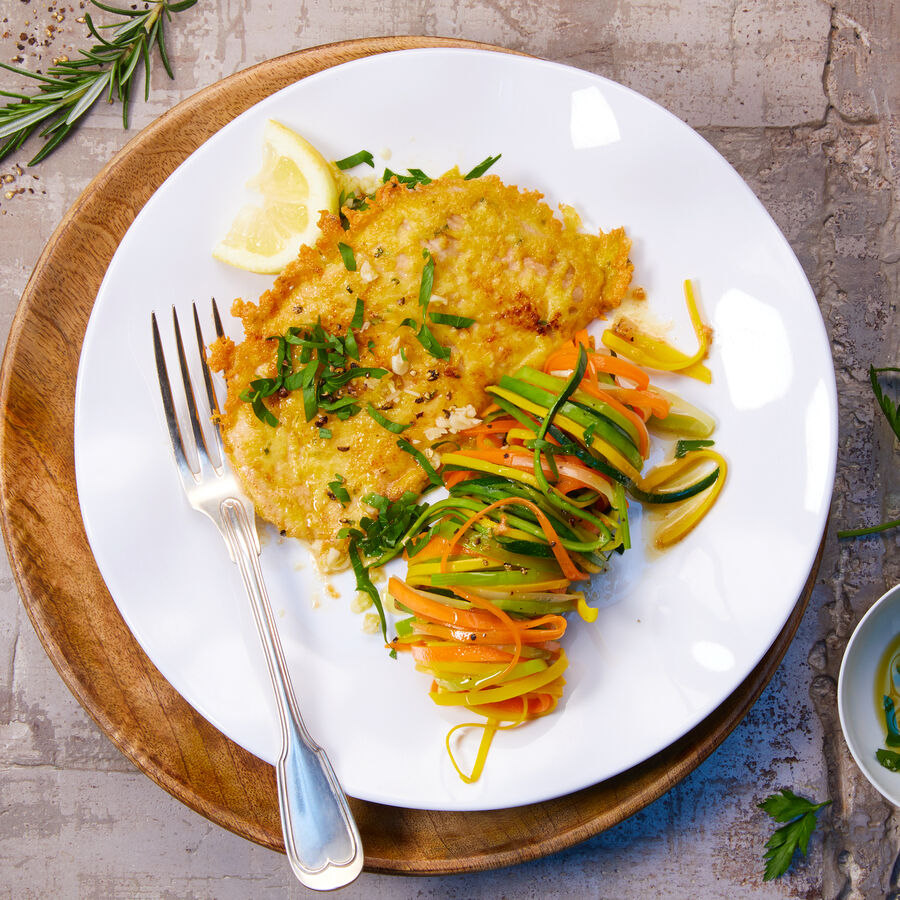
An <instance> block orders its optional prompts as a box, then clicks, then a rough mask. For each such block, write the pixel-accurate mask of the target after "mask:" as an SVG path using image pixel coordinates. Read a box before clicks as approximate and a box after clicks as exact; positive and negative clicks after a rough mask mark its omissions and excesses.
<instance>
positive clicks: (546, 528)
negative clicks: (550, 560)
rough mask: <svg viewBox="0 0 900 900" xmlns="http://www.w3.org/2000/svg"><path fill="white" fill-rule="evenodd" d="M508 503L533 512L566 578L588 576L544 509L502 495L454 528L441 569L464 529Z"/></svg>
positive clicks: (575, 579) (572, 579) (528, 502)
mask: <svg viewBox="0 0 900 900" xmlns="http://www.w3.org/2000/svg"><path fill="white" fill-rule="evenodd" d="M510 503H514V504H518V505H519V506H524V507H526V508H527V509H530V510H531V511H532V512H533V513H534V514H535V516H536V517H537V520H538V523H539V524H540V526H541V530H542V531H543V532H544V534H545V535H546V536H547V540H548V541H549V543H550V549H551V550H552V551H553V555H554V556H555V557H556V561H557V562H558V563H559V567H560V569H562V573H563V575H565V576H566V578H568V579H569V580H570V581H580V580H582V579H584V578H587V577H588V576H587V575H586V574H585V573H584V572H582V571H581V570H580V569H578V568H576V566H575V564H574V563H573V562H572V559H571V557H570V556H569V554H568V552H567V551H566V548H565V547H563V545H562V543H561V542H560V540H559V535H558V534H557V533H556V531H555V529H554V528H553V526H552V525H551V524H550V520H549V519H548V518H547V517H546V516H545V515H544V511H543V510H542V509H541V508H540V507H539V506H537V505H536V504H534V503H532V502H531V501H530V500H524V499H523V498H521V497H504V498H503V499H502V500H497V501H495V502H494V503H491V504H490V505H489V506H486V507H485V508H484V509H482V510H481V511H480V512H477V513H475V515H473V516H470V517H469V518H468V519H467V520H466V521H465V522H464V523H463V524H462V525H461V526H460V527H459V528H458V529H457V530H456V532H455V533H454V535H453V537H452V538H451V540H450V543H449V544H448V545H447V547H445V548H444V553H443V555H442V556H441V569H442V571H444V570H445V566H446V561H447V558H448V557H449V556H450V553H451V552H452V551H453V548H454V547H455V546H456V545H457V544H458V543H459V539H460V538H461V537H462V536H463V535H464V534H465V533H466V531H468V530H469V528H471V527H472V526H473V525H474V524H475V523H476V522H477V521H478V520H479V519H481V518H483V517H484V516H486V515H487V514H488V513H489V512H491V511H492V510H495V509H498V508H499V507H501V506H507V505H509V504H510Z"/></svg>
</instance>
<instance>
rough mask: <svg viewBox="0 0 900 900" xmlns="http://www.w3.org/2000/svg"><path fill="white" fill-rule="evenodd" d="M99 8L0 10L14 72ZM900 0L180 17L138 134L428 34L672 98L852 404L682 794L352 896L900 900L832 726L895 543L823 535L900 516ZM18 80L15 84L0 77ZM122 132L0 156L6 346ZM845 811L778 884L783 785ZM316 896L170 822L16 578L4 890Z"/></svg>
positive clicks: (249, 855) (1, 45) (893, 561)
mask: <svg viewBox="0 0 900 900" xmlns="http://www.w3.org/2000/svg"><path fill="white" fill-rule="evenodd" d="M84 6H85V4H84V3H73V2H66V3H63V2H60V0H40V2H38V0H0V61H4V62H12V61H13V60H15V59H17V58H19V59H21V60H22V61H23V63H24V64H25V65H28V66H31V67H32V68H35V67H40V66H44V67H46V66H47V65H49V63H50V61H51V60H52V59H53V58H54V57H59V56H60V55H63V54H67V55H72V54H73V52H74V49H75V48H77V47H79V46H85V45H86V44H87V42H88V38H87V37H86V29H85V27H84V25H83V24H81V23H79V22H78V18H79V17H80V16H82V15H83V12H84ZM898 10H900V3H898V2H897V0H888V2H884V3H874V2H873V3H869V2H863V0H846V2H845V0H838V2H835V3H831V4H829V3H826V2H822V0H785V2H777V0H745V2H732V0H709V2H704V0H684V2H680V3H679V2H676V0H669V2H650V0H620V2H578V0H547V2H542V0H506V2H504V0H495V2H484V0H463V2H460V3H456V2H450V0H437V2H423V0H384V2H383V3H381V4H380V5H378V6H377V7H376V5H375V4H371V5H370V4H366V3H363V2H360V0H337V2H334V3H326V2H324V0H302V2H300V3H289V2H283V3H278V2H277V0H200V2H199V3H198V4H197V6H196V7H195V8H194V9H192V10H190V11H188V12H186V13H184V14H180V15H178V16H177V17H176V21H175V24H174V27H173V28H172V29H171V39H170V44H169V47H170V55H171V58H172V61H173V64H174V67H175V71H176V80H175V81H174V82H169V81H168V79H167V78H166V77H165V74H164V73H163V71H162V69H161V67H159V66H157V67H156V70H155V72H154V75H153V79H152V86H153V91H152V95H151V99H150V101H149V103H147V104H143V103H142V102H140V101H138V102H137V103H136V104H135V106H134V109H133V118H132V131H131V133H132V134H133V133H134V131H135V130H136V129H139V128H140V127H142V126H143V125H145V124H147V123H148V122H150V121H152V120H153V119H154V118H155V117H156V116H158V115H160V114H162V113H163V112H165V110H167V109H169V108H170V107H171V106H172V105H173V104H174V103H176V102H177V101H179V100H181V99H182V98H184V97H187V96H189V95H190V94H192V93H194V92H195V91H197V90H199V89H200V88H202V87H204V86H206V85H208V84H210V83H212V82H214V81H216V80H217V79H219V78H221V77H223V76H225V75H228V74H230V73H232V72H234V71H237V70H239V69H242V68H245V67H247V66H249V65H252V64H253V63H256V62H258V61H260V60H263V59H267V58H270V57H273V56H276V55H279V54H282V53H287V52H289V51H292V50H295V49H300V48H303V47H310V46H314V45H316V44H321V43H325V42H329V41H336V40H342V39H347V38H354V37H362V36H369V35H381V34H429V35H445V36H450V37H464V38H471V39H475V40H481V41H488V42H492V43H496V44H502V45H505V46H507V47H512V48H515V49H518V50H523V51H527V52H529V53H532V54H535V55H537V56H542V57H546V58H549V59H552V60H556V61H558V62H563V63H568V64H571V65H574V66H579V67H581V68H584V69H588V70H591V71H593V72H598V73H600V74H603V75H606V76H609V77H611V78H613V79H616V80H617V81H620V82H622V83H624V84H626V85H628V86H630V87H632V88H635V89H636V90H638V91H640V92H642V93H644V94H646V95H647V96H649V97H651V98H652V99H654V100H656V101H657V102H659V103H662V104H663V105H665V106H667V107H668V108H669V109H671V110H672V111H673V112H674V113H675V114H677V115H678V116H680V117H681V118H682V119H684V120H685V121H686V122H688V123H689V124H690V125H692V126H693V127H694V128H696V129H698V130H699V131H700V132H701V133H702V134H703V135H704V137H706V138H707V139H708V140H710V141H711V142H712V143H713V144H714V145H715V146H716V147H717V148H718V150H719V151H720V152H721V153H722V154H723V155H724V156H725V157H726V158H727V159H728V160H729V161H730V162H731V163H732V164H733V165H734V166H735V167H736V168H737V170H738V171H739V172H740V173H741V175H742V176H743V177H744V178H745V179H746V180H747V182H748V183H749V184H750V186H751V187H752V189H753V190H754V191H755V192H756V194H757V196H759V198H760V199H761V200H762V202H763V203H764V204H765V205H766V207H767V208H768V209H769V211H770V212H771V214H772V215H773V216H774V218H775V220H776V222H777V223H778V224H779V226H780V227H781V228H782V230H783V231H784V233H785V234H786V235H787V238H788V240H789V241H790V243H791V245H792V246H793V248H794V250H795V252H796V253H797V255H798V257H799V258H800V261H801V263H802V264H803V266H804V268H805V270H806V273H807V276H808V277H809V279H810V282H811V283H812V286H813V289H814V291H815V293H816V296H817V297H818V298H819V302H820V305H821V310H822V314H823V317H824V318H825V321H826V323H827V326H828V330H829V334H830V336H831V339H832V346H833V351H834V360H835V367H836V371H837V379H838V391H839V397H840V411H841V412H840V415H841V419H840V429H841V431H840V450H839V460H838V473H837V483H836V488H835V494H834V501H833V509H832V525H831V530H830V531H829V534H828V538H827V543H826V549H825V557H824V560H823V562H822V567H821V570H820V573H819V580H818V584H817V585H816V589H815V591H814V593H813V596H812V600H811V603H810V606H809V609H808V611H807V614H806V617H805V619H804V621H803V624H802V626H801V628H800V631H799V633H798V635H797V637H796V639H795V641H794V643H793V645H792V647H791V649H790V651H789V652H788V655H787V657H786V659H785V661H784V663H783V665H782V666H781V668H780V670H779V671H778V673H777V674H776V676H775V678H774V679H773V681H772V683H771V685H770V686H769V687H768V689H767V690H766V691H765V693H764V695H763V696H762V698H761V700H760V701H759V702H758V704H757V705H756V706H755V708H754V709H753V711H752V712H751V713H750V715H749V716H748V717H747V718H746V720H745V721H744V722H743V723H742V724H741V725H740V726H739V727H738V728H737V730H736V731H735V732H734V733H733V734H732V735H731V737H730V738H729V739H728V740H727V741H726V742H725V743H724V744H723V746H722V747H721V748H720V749H719V750H718V751H717V752H716V753H715V754H714V755H713V756H712V757H711V758H710V759H709V760H708V761H707V762H706V763H705V764H704V765H702V766H701V767H700V768H699V769H698V770H697V771H696V772H695V773H694V774H693V775H692V776H691V777H689V778H687V779H686V780H685V781H684V782H683V783H681V784H680V785H679V786H678V787H676V788H675V789H674V790H672V791H671V792H670V793H669V794H667V795H666V796H665V797H663V798H662V799H661V800H659V801H657V802H656V803H655V804H653V805H652V806H650V807H648V808H647V809H645V810H644V811H643V812H641V813H640V814H638V815H636V816H635V817H633V818H632V819H631V820H629V821H627V822H625V823H624V824H622V825H620V826H619V827H617V828H615V829H612V830H611V831H608V832H606V833H604V834H602V835H599V836H598V837H596V838H594V839H593V840H590V841H588V842H586V843H584V844H582V845H581V846H579V847H576V848H574V849H572V850H569V851H568V852H565V853H561V854H558V855H556V856H553V857H550V858H547V859H544V860H540V861H537V862H534V863H531V864H527V865H522V866H518V867H516V868H512V869H506V870H502V871H498V872H489V873H483V874H477V875H469V876H455V877H446V878H439V879H423V878H397V877H387V876H375V875H363V876H362V878H361V879H360V880H359V881H358V882H357V883H356V884H355V885H354V886H353V887H351V888H349V889H347V890H346V891H344V893H343V896H346V897H347V898H380V897H387V896H391V897H398V898H404V897H408V898H412V897H417V898H437V897H447V898H464V897H465V898H469V897H471V898H494V897H508V898H513V897H516V898H538V897H561V896H565V895H575V896H579V897H596V898H609V900H613V898H616V900H628V898H646V897H661V896H667V897H676V898H681V897H698V898H702V900H713V898H729V900H730V898H737V897H742V898H743V897H747V898H752V900H763V898H766V900H769V898H771V900H775V898H785V897H804V898H818V897H824V898H848V900H849V898H852V900H861V898H865V900H869V898H882V897H884V898H891V900H893V898H897V897H900V855H898V853H900V815H898V813H897V811H896V810H895V809H893V808H892V807H891V806H889V805H888V804H887V803H886V802H884V801H882V800H881V799H880V798H879V796H878V795H877V794H876V793H875V791H874V790H873V789H871V788H870V787H869V786H868V784H867V783H866V782H865V781H864V780H863V778H862V776H861V775H860V774H859V772H858V771H857V769H856V767H855V765H854V764H853V762H852V760H851V758H850V757H849V754H848V752H847V749H846V746H845V744H844V742H843V739H842V737H841V735H840V729H839V725H838V722H837V712H836V706H835V686H836V679H837V671H838V667H839V664H840V658H841V654H842V650H843V647H844V645H845V644H846V640H847V637H848V635H849V633H850V631H851V630H852V628H853V626H854V624H855V623H856V622H857V621H858V620H859V618H860V617H861V616H862V614H863V613H864V612H865V610H866V609H868V607H869V606H870V605H871V603H872V602H873V601H874V600H875V599H876V598H877V597H878V596H880V595H881V594H882V593H883V592H884V590H886V589H887V588H888V587H890V586H891V585H893V584H895V583H896V582H898V581H900V554H898V552H897V549H898V538H900V532H893V533H888V534H887V535H885V536H883V537H876V538H870V539H866V540H863V541H858V542H855V543H841V544H838V542H837V540H836V539H835V537H834V528H835V525H839V526H844V527H846V526H848V525H852V524H857V523H860V522H869V523H871V522H875V521H876V520H879V519H880V518H883V517H888V516H889V517H892V518H896V517H897V516H898V515H900V477H898V471H900V468H898V465H897V463H898V452H897V446H896V443H895V441H894V439H893V436H892V434H891V432H890V430H889V428H888V426H887V425H886V423H885V422H884V420H883V418H882V417H881V414H880V413H879V412H878V411H877V409H876V407H875V404H874V402H873V401H872V398H871V392H870V389H869V386H868V381H867V374H866V373H867V369H868V365H869V363H870V361H872V362H875V363H876V364H880V365H890V364H894V365H896V364H898V361H900V359H898V356H900V355H898V330H900V323H898V318H897V315H896V304H897V296H898V290H897V289H898V283H897V282H898V259H900V252H898V250H900V247H898V221H900V203H898V195H897V190H898V186H900V179H898V161H900V153H898V150H900V144H898V122H900V119H898V109H900V59H898V47H900V41H898V38H900V12H898ZM16 82H17V79H16V78H15V77H14V76H12V75H10V74H9V73H5V72H2V73H0V87H3V88H12V87H13V86H14V85H15V84H16ZM129 136H130V134H129V133H126V132H124V131H123V130H122V129H121V126H120V120H119V112H118V110H117V109H116V108H112V107H110V108H106V107H104V108H102V109H98V110H96V111H94V112H93V113H92V114H91V115H90V117H89V119H88V120H87V122H86V123H85V124H84V125H83V126H82V128H81V130H80V133H79V134H78V136H77V138H75V139H74V140H72V141H71V142H69V143H68V144H66V145H64V146H63V147H62V148H61V149H60V150H58V151H57V152H56V153H55V154H54V155H53V156H51V157H50V158H49V159H48V160H47V161H46V162H44V163H42V164H41V165H40V166H38V167H37V168H35V169H33V170H32V169H28V168H27V167H26V166H25V163H26V161H27V160H28V159H30V158H31V155H32V154H33V153H34V152H35V147H36V145H33V144H32V145H29V146H28V147H26V148H25V150H24V152H22V153H20V154H18V155H17V156H16V157H14V158H12V159H9V160H6V161H5V162H3V163H0V179H3V184H2V185H0V336H2V337H4V338H5V335H6V334H7V332H8V329H9V324H10V321H11V319H12V316H13V314H14V312H15V309H16V305H17V303H18V299H19V297H20V295H21V292H22V290H23V288H24V286H25V282H26V280H27V278H28V275H29V273H30V271H31V269H32V267H33V266H34V264H35V262H36V260H37V258H38V255H39V253H40V251H41V248H42V247H43V245H44V243H45V242H46V240H47V238H49V236H50V234H51V233H52V231H53V229H54V228H55V227H56V224H57V223H58V221H59V220H60V218H61V217H62V215H63V214H64V212H65V211H66V210H67V209H68V207H69V206H70V205H71V204H72V203H73V201H74V200H75V199H76V197H77V196H78V193H79V192H80V191H81V190H82V188H83V187H84V186H85V185H86V184H87V183H88V182H89V181H90V179H91V178H92V177H93V176H94V175H96V174H97V172H98V171H99V170H100V169H101V167H102V166H103V165H104V164H105V163H106V162H107V160H108V159H109V158H110V157H111V156H112V155H113V154H114V153H115V152H116V150H118V149H119V148H120V147H121V146H122V145H123V144H124V143H125V142H126V140H127V139H128V137H129ZM785 786H787V787H792V788H793V789H794V790H796V791H797V792H799V793H802V794H806V795H808V796H814V797H816V798H819V799H821V798H824V797H825V796H829V797H831V798H833V800H834V804H833V806H832V807H830V808H829V809H828V810H827V811H825V813H824V814H823V815H822V816H821V819H820V825H819V828H818V830H817V832H816V834H815V835H814V837H813V839H812V841H811V845H810V856H809V858H808V860H807V861H802V862H800V863H799V864H797V865H795V867H794V870H793V871H792V873H791V874H789V875H788V876H785V877H784V878H782V879H781V880H779V881H777V882H774V883H768V884H767V883H764V882H763V881H762V877H761V872H762V863H761V855H762V849H763V845H764V843H765V840H766V839H767V837H768V835H769V834H770V832H771V827H770V823H769V820H768V819H767V817H766V816H765V815H764V814H763V813H762V812H760V811H759V810H758V809H757V808H756V804H757V803H758V802H759V801H760V800H762V799H763V798H764V797H766V796H767V795H768V794H769V793H771V792H773V791H774V790H777V789H779V788H781V787H785ZM308 893H309V892H306V891H305V890H303V889H302V888H300V887H299V886H297V885H296V883H295V882H293V880H292V877H291V875H290V871H289V869H288V866H287V863H286V861H285V860H284V858H283V857H281V856H279V855H278V854H275V853H272V852H270V851H267V850H263V849H261V848H259V847H257V846H254V845H252V844H250V843H247V842H245V841H243V840H241V839H239V838H237V837H235V836H233V835H231V834H230V833H228V832H225V831H223V830H221V829H219V828H217V827H216V826H213V825H211V824H210V823H208V822H207V821H206V820H205V819H203V818H201V817H199V816H198V815H196V814H194V813H193V812H191V811H189V810H188V809H187V808H186V807H183V806H181V805H180V804H179V803H177V802H176V801H175V800H173V799H172V798H171V797H170V796H169V795H168V794H166V793H164V792H163V791H162V790H160V789H159V788H158V787H156V785H154V784H153V783H151V782H150V781H149V779H147V778H146V777H145V776H143V775H142V774H141V773H140V772H137V771H136V770H135V769H134V768H133V767H132V766H131V765H130V764H129V763H128V762H126V761H125V759H124V758H123V757H121V756H120V755H119V753H118V752H117V751H116V750H115V749H114V748H113V746H112V744H111V743H110V742H109V741H108V740H107V739H106V737H105V736H104V735H103V734H102V733H100V732H99V731H98V729H97V728H96V727H95V726H94V725H93V723H92V722H91V721H90V720H89V719H88V717H87V715H86V714H85V713H84V712H83V711H82V709H81V708H80V707H79V706H78V704H77V703H76V701H75V700H74V699H73V698H72V697H71V696H70V695H69V693H68V691H67V690H66V688H65V687H64V686H63V684H62V682H61V681H60V680H59V678H58V676H57V675H56V672H55V671H54V670H53V668H52V666H51V664H50V662H49V661H48V659H47V658H46V656H45V654H44V652H43V650H42V648H41V646H40V644H39V643H38V641H37V639H36V637H35V635H34V633H33V631H32V629H31V626H30V624H29V622H28V619H27V616H26V614H25V612H24V610H23V608H22V606H21V603H20V601H19V598H18V595H17V592H16V588H15V584H14V583H13V581H12V578H11V577H10V575H9V569H8V567H7V565H6V560H5V558H4V559H3V561H2V563H0V897H4V898H7V897H9V898H13V897H15V898H20V897H29V898H30V897H60V898H85V900H93V898H98V900H99V898H195V897H196V898H212V897H215V898H220V900H231V898H274V897H285V896H288V897H300V896H305V895H307V894H308Z"/></svg>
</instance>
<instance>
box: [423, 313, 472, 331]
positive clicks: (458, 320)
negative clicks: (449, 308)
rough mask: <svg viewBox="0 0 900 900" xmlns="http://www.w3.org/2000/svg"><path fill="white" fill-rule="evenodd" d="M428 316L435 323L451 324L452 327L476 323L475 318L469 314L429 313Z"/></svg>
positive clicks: (463, 326) (464, 326) (462, 326)
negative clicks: (471, 317)
mask: <svg viewBox="0 0 900 900" xmlns="http://www.w3.org/2000/svg"><path fill="white" fill-rule="evenodd" d="M428 318H429V319H431V321H432V322H434V324H435V325H449V326H450V327H451V328H468V327H469V326H470V325H474V324H475V320H474V319H470V318H468V316H454V315H451V314H450V313H429V314H428Z"/></svg>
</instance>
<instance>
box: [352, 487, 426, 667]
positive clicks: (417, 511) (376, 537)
mask: <svg viewBox="0 0 900 900" xmlns="http://www.w3.org/2000/svg"><path fill="white" fill-rule="evenodd" d="M362 499H363V503H365V504H366V505H368V506H371V507H373V508H374V509H375V511H376V515H375V516H374V517H370V516H363V517H362V518H361V519H360V520H359V527H358V528H349V527H348V528H342V529H341V530H340V531H339V532H338V534H337V536H338V537H339V538H341V539H343V538H350V546H349V548H348V553H349V555H350V565H351V566H352V567H353V574H354V575H355V576H356V589H357V590H358V591H362V592H363V593H365V594H367V595H368V596H369V597H370V598H371V600H372V603H373V604H374V605H375V609H377V610H378V618H379V619H380V620H381V633H382V635H383V636H384V641H385V643H388V639H387V622H386V621H385V616H384V606H383V605H382V603H381V597H380V596H379V594H378V589H377V588H376V587H375V585H374V584H373V583H372V579H371V578H370V577H369V571H370V569H372V568H374V567H376V566H381V565H384V563H386V562H387V561H388V560H389V559H391V558H392V557H394V556H396V555H397V554H398V553H399V552H400V551H401V550H402V549H403V541H404V539H405V538H406V536H407V534H409V533H411V531H412V530H413V529H414V526H415V525H416V523H417V522H418V521H419V518H420V516H421V515H422V514H423V513H424V512H425V511H426V510H427V509H428V505H427V504H423V505H422V506H418V505H417V504H416V500H418V496H417V495H416V494H415V493H414V492H413V491H404V493H403V495H402V496H401V497H400V499H399V500H389V499H388V498H387V497H385V496H383V495H382V494H366V496H365V497H363V498H362ZM361 553H362V554H364V555H365V557H366V558H367V559H369V560H371V562H370V563H369V565H366V564H364V563H363V561H362V557H361V555H360V554H361ZM390 655H391V656H392V657H394V658H396V656H397V652H396V650H391V654H390Z"/></svg>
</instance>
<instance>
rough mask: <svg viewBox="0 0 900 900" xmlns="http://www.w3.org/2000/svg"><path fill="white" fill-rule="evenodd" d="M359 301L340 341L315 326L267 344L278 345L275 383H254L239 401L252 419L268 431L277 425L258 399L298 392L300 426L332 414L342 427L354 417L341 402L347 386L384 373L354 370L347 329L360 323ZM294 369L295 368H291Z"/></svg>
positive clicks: (355, 407) (355, 351) (353, 409)
mask: <svg viewBox="0 0 900 900" xmlns="http://www.w3.org/2000/svg"><path fill="white" fill-rule="evenodd" d="M361 309H362V300H359V299H358V300H357V301H356V311H355V312H354V315H353V321H352V322H351V323H350V324H351V327H350V328H348V329H347V333H346V335H344V336H343V337H340V336H338V335H334V334H329V333H328V332H327V331H325V329H324V328H323V327H322V325H321V323H320V322H316V324H315V325H309V326H301V327H292V328H289V329H288V330H287V331H286V332H285V333H284V334H283V335H281V336H280V337H278V338H272V340H277V341H278V351H277V354H276V362H275V370H276V373H277V374H276V377H275V378H258V379H256V380H254V381H251V382H250V386H249V388H247V389H246V390H245V391H243V393H241V395H240V398H241V400H243V401H244V402H246V403H250V404H252V406H253V412H254V413H255V415H256V417H257V418H258V419H259V420H260V421H262V422H265V423H266V424H267V425H271V426H272V427H273V428H274V427H275V426H276V425H277V424H278V419H277V418H275V416H274V415H273V414H272V412H271V411H270V410H269V409H268V408H267V407H266V405H265V403H263V398H264V397H271V396H272V395H273V394H276V393H279V394H281V395H282V396H283V392H290V391H302V392H303V414H304V416H305V417H306V421H307V422H310V421H312V419H313V418H314V417H315V416H316V415H317V414H319V413H320V412H322V413H333V414H334V415H336V416H337V418H338V419H340V420H341V421H344V420H345V419H349V418H350V417H351V416H355V415H356V414H357V413H358V412H359V411H360V409H361V407H360V406H359V404H358V403H357V402H356V400H355V398H354V397H352V396H344V395H343V391H344V389H345V388H346V386H347V384H349V383H350V382H351V381H353V380H354V379H356V378H369V377H371V378H383V377H384V376H385V375H387V369H379V368H375V367H367V366H359V365H357V363H356V362H354V360H359V347H358V346H357V343H356V337H355V335H354V334H353V324H354V323H355V322H356V321H357V319H361V318H362V312H361ZM295 347H297V348H299V354H298V359H297V360H295V359H294V348H295ZM297 364H299V368H295V366H296V365H297Z"/></svg>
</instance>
